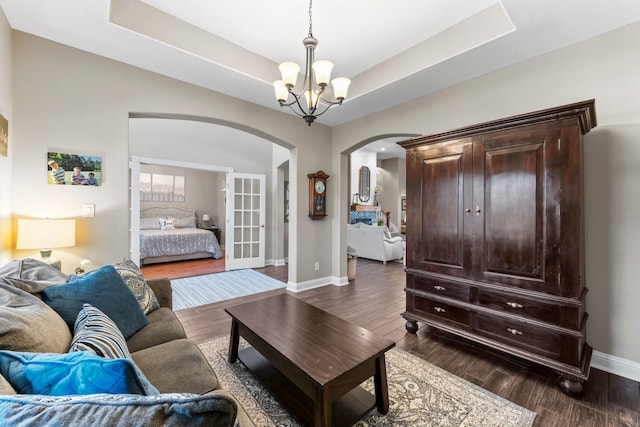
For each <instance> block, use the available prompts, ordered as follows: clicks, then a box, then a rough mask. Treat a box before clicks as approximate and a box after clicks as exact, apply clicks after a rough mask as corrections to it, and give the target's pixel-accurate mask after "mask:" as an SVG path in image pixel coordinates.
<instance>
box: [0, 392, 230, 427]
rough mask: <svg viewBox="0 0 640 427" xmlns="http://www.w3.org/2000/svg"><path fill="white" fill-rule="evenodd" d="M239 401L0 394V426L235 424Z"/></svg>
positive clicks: (196, 426)
mask: <svg viewBox="0 0 640 427" xmlns="http://www.w3.org/2000/svg"><path fill="white" fill-rule="evenodd" d="M236 413H237V405H236V403H235V401H234V400H233V399H230V398H228V397H227V396H225V395H217V394H210V395H205V396H196V395H187V394H160V395H157V396H139V395H109V394H95V395H91V396H62V397H49V396H40V395H31V396H29V395H15V396H0V425H10V426H13V427H31V426H34V425H39V426H42V425H47V426H84V425H88V424H89V423H90V422H91V421H93V422H94V423H98V422H99V424H100V425H105V426H107V425H108V426H110V427H129V426H132V425H145V426H190V427H200V426H219V427H231V426H233V425H234V422H235V419H236Z"/></svg>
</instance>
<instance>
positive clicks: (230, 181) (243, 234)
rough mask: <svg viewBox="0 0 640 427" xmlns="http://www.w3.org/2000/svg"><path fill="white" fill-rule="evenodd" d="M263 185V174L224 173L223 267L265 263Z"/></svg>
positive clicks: (233, 268) (261, 264) (264, 179)
mask: <svg viewBox="0 0 640 427" xmlns="http://www.w3.org/2000/svg"><path fill="white" fill-rule="evenodd" d="M265 185H266V176H265V175H257V174H248V173H235V172H229V173H227V225H226V235H227V238H226V241H225V257H226V260H225V268H226V269H227V270H238V269H241V268H259V267H264V265H265V264H264V252H265V242H264V238H265V237H264V236H265V233H264V231H265V230H264V226H265V198H266V190H265Z"/></svg>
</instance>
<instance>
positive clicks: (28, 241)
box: [16, 219, 76, 250]
mask: <svg viewBox="0 0 640 427" xmlns="http://www.w3.org/2000/svg"><path fill="white" fill-rule="evenodd" d="M75 244H76V220H75V219H19V220H18V241H17V244H16V249H39V250H50V249H53V248H67V247H71V246H75Z"/></svg>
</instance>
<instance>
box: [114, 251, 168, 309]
mask: <svg viewBox="0 0 640 427" xmlns="http://www.w3.org/2000/svg"><path fill="white" fill-rule="evenodd" d="M113 267H114V268H115V269H116V271H117V272H118V274H120V277H122V279H123V280H124V282H125V283H126V284H127V286H128V287H129V289H131V292H133V295H134V296H135V297H136V299H137V300H138V304H140V308H142V311H143V312H144V314H149V313H151V312H152V311H154V310H156V309H157V308H160V304H159V303H158V299H157V298H156V294H154V293H153V290H152V289H151V287H149V284H148V283H147V282H146V280H144V277H143V276H142V271H140V269H139V268H138V266H137V265H136V263H135V262H133V261H131V259H129V258H124V259H123V260H122V261H120V262H119V263H116V264H113Z"/></svg>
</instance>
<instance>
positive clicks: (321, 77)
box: [311, 61, 333, 86]
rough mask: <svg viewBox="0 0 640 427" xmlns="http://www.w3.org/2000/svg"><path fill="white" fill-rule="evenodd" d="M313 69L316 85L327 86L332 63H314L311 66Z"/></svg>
mask: <svg viewBox="0 0 640 427" xmlns="http://www.w3.org/2000/svg"><path fill="white" fill-rule="evenodd" d="M311 67H312V68H313V74H314V75H315V76H316V84H318V85H319V86H320V85H328V84H329V81H330V80H331V70H332V69H333V62H331V61H316V62H314V63H313V65H312V66H311Z"/></svg>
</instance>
